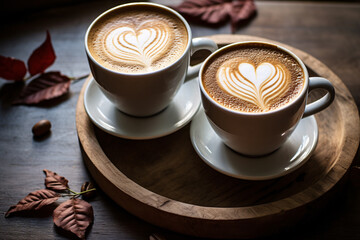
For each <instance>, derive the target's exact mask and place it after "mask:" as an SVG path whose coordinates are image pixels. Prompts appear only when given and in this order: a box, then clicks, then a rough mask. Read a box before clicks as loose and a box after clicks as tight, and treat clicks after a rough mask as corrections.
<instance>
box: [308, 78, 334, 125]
mask: <svg viewBox="0 0 360 240" xmlns="http://www.w3.org/2000/svg"><path fill="white" fill-rule="evenodd" d="M318 88H321V89H325V90H326V91H327V93H326V94H325V96H323V97H321V98H320V99H318V100H316V101H315V102H312V103H310V104H307V105H306V107H305V111H304V115H303V118H305V117H308V116H310V115H313V114H315V113H318V112H320V111H322V110H324V109H325V108H327V107H328V106H329V105H330V104H331V103H332V102H333V101H334V98H335V89H334V87H333V85H332V84H331V83H330V81H329V80H327V79H325V78H322V77H310V78H309V92H310V91H312V90H314V89H318Z"/></svg>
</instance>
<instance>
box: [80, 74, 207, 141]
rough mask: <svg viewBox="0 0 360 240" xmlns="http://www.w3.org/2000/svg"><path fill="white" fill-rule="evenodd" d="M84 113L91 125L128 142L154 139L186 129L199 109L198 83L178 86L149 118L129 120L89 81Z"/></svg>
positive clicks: (129, 117)
mask: <svg viewBox="0 0 360 240" xmlns="http://www.w3.org/2000/svg"><path fill="white" fill-rule="evenodd" d="M84 105H85V110H86V113H87V114H88V116H89V117H90V119H91V121H92V122H93V123H94V124H95V125H96V126H97V127H99V128H100V129H102V130H103V131H105V132H107V133H109V134H112V135H114V136H117V137H122V138H127V139H153V138H158V137H162V136H165V135H168V134H170V133H173V132H175V131H177V130H179V129H180V128H182V127H183V126H185V125H186V124H187V123H188V122H189V121H190V120H191V119H192V117H193V116H194V115H195V113H196V112H197V110H198V108H199V106H200V93H199V87H198V82H197V79H196V78H194V79H192V80H189V81H187V82H185V83H184V84H183V86H181V88H180V90H179V92H178V93H177V94H176V96H175V98H174V99H173V101H172V102H171V103H170V105H169V106H168V107H167V108H166V109H165V110H163V111H162V112H160V113H158V114H156V115H154V116H151V117H143V118H141V117H132V116H129V115H126V114H124V113H122V112H121V111H119V110H118V109H117V108H116V107H115V106H114V105H113V104H112V103H111V102H110V101H109V100H108V99H107V98H106V97H105V95H103V93H102V92H101V90H100V88H99V87H98V85H97V83H96V82H95V80H94V79H92V80H91V81H90V82H89V84H88V86H87V87H86V89H85V94H84Z"/></svg>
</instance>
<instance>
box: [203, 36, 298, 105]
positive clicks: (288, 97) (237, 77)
mask: <svg viewBox="0 0 360 240" xmlns="http://www.w3.org/2000/svg"><path fill="white" fill-rule="evenodd" d="M202 81H203V85H204V88H205V90H206V92H207V93H208V94H209V96H210V97H211V98H213V99H214V100H215V101H216V102H218V103H219V104H221V105H223V106H224V107H226V108H229V109H233V110H236V111H241V112H268V111H272V110H275V109H277V108H280V107H282V106H285V105H286V104H289V103H290V102H292V101H293V99H295V98H296V97H297V96H298V95H299V94H300V92H301V91H302V88H303V85H304V72H303V70H302V68H301V66H300V64H299V63H298V62H297V61H296V59H294V58H293V57H292V56H291V55H290V54H288V53H286V52H284V51H282V50H280V49H278V48H277V47H276V46H272V45H266V44H261V43H248V44H241V45H238V46H236V45H235V46H233V47H231V48H228V49H226V50H223V51H220V52H218V53H217V54H215V55H214V56H213V57H212V59H211V60H210V61H208V62H207V63H206V64H205V66H204V70H203V72H202Z"/></svg>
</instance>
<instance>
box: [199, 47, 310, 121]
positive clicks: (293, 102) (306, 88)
mask: <svg viewBox="0 0 360 240" xmlns="http://www.w3.org/2000/svg"><path fill="white" fill-rule="evenodd" d="M251 43H255V44H263V45H270V46H272V47H276V48H278V49H280V50H281V51H284V52H286V53H288V54H290V55H291V56H292V57H293V58H294V59H295V60H296V61H297V62H298V63H299V65H300V66H301V68H302V70H303V72H304V86H303V87H302V89H301V92H300V94H298V95H297V96H296V97H295V99H293V100H292V101H291V102H290V103H288V104H286V105H284V106H281V107H279V108H276V109H274V110H271V111H268V112H241V111H237V110H234V109H230V108H227V107H225V106H223V105H221V104H220V103H218V102H216V101H215V100H214V99H213V98H212V97H210V96H209V94H208V93H207V91H206V90H205V88H204V85H203V81H202V79H201V78H202V77H201V75H202V72H203V70H204V66H205V65H206V64H207V62H208V61H210V59H212V58H213V57H214V56H215V55H216V54H219V52H221V51H224V50H226V49H228V48H231V47H233V46H236V45H244V44H251ZM199 85H200V89H201V92H202V93H203V95H204V96H205V97H206V98H207V99H208V100H209V101H210V102H212V103H213V104H215V105H216V106H218V107H220V108H222V109H223V110H225V111H229V112H232V113H235V114H239V115H251V116H263V115H269V114H274V113H277V112H280V111H282V110H283V109H285V108H288V107H290V106H291V105H293V104H295V103H296V102H298V101H300V100H301V99H303V97H304V95H305V94H306V92H307V91H308V87H309V73H308V71H307V68H306V67H305V64H304V63H303V62H302V61H301V59H300V58H299V57H298V56H296V55H295V54H294V53H293V52H291V51H290V50H289V49H287V48H285V47H282V46H279V45H277V44H274V43H269V42H264V41H243V42H236V43H232V44H229V45H227V46H225V47H222V48H219V49H218V50H216V51H215V52H213V53H211V54H210V55H209V56H208V57H207V58H206V60H205V61H204V62H203V63H202V66H201V68H200V71H199ZM306 101H307V100H306Z"/></svg>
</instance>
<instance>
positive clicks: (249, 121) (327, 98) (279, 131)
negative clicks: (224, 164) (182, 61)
mask: <svg viewBox="0 0 360 240" xmlns="http://www.w3.org/2000/svg"><path fill="white" fill-rule="evenodd" d="M249 43H250V44H251V43H260V44H265V45H267V44H268V45H272V46H275V47H277V48H278V49H280V50H281V51H284V52H286V53H288V54H290V55H291V56H292V57H293V58H294V59H295V60H296V61H297V62H298V63H299V64H300V66H301V68H302V70H303V73H304V85H303V88H302V90H301V92H300V94H299V95H298V96H297V97H296V98H295V99H294V100H293V101H292V102H290V103H288V104H286V105H285V106H283V107H280V108H277V109H275V110H270V111H268V112H260V113H255V112H241V111H236V110H233V109H230V108H227V107H224V106H223V105H221V104H219V103H218V102H216V101H215V100H214V99H213V98H212V97H211V96H209V94H208V92H207V91H206V90H205V87H204V83H203V81H202V75H203V74H202V73H203V71H204V67H205V66H206V65H207V63H208V62H209V61H211V60H213V58H216V56H218V55H217V54H218V53H221V52H223V51H224V50H227V49H228V48H232V47H236V46H242V45H244V44H249ZM199 83H200V89H201V98H202V104H203V107H204V110H205V114H206V116H207V119H208V121H209V123H210V125H211V127H212V128H213V129H214V131H215V132H216V134H217V135H218V136H219V137H220V138H221V140H222V141H223V142H224V143H225V144H226V145H227V146H228V147H230V148H231V149H233V150H235V151H236V152H239V153H241V154H244V155H249V156H259V155H265V154H269V153H271V152H273V151H275V150H276V149H278V148H279V147H280V146H281V145H282V144H283V143H284V142H285V141H286V140H287V139H288V137H289V136H290V135H291V133H292V132H293V130H294V129H295V128H296V126H297V124H298V123H299V121H300V120H301V119H302V118H304V117H307V116H310V115H312V114H315V113H317V112H319V111H321V110H323V109H325V108H326V107H328V106H329V105H330V104H331V103H332V101H333V100H334V97H335V90H334V87H333V86H332V84H331V83H330V81H328V80H326V79H325V78H321V77H309V74H308V71H307V69H306V67H305V65H304V63H303V62H302V61H301V60H300V58H299V57H297V56H296V55H295V54H294V53H292V52H291V51H289V50H288V49H286V48H284V47H281V46H276V45H274V44H270V43H266V42H239V43H235V44H231V45H228V46H226V47H224V48H221V49H219V50H217V51H215V52H214V53H212V54H211V55H210V56H209V57H208V58H207V59H206V60H205V61H204V63H203V65H202V67H201V69H200V72H199ZM317 88H321V89H324V90H326V91H327V93H326V95H324V96H322V97H321V98H319V99H317V100H316V101H314V102H312V103H310V104H307V101H308V94H309V92H310V91H312V90H313V89H317Z"/></svg>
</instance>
